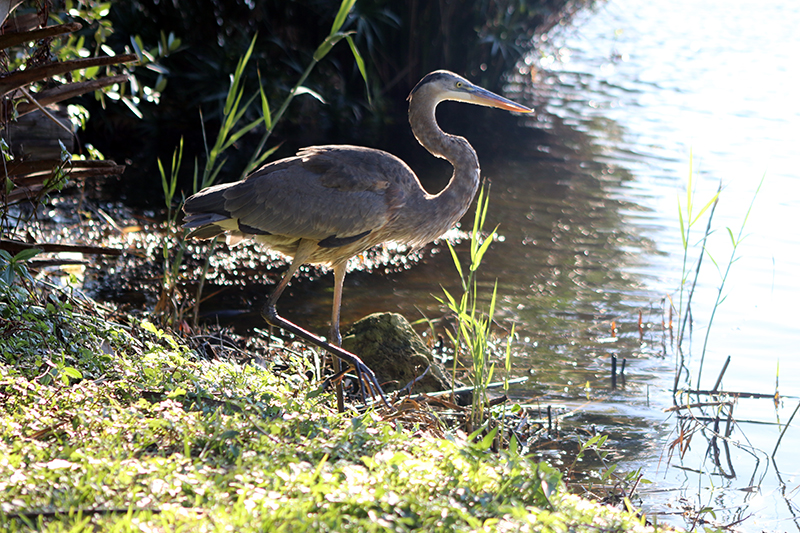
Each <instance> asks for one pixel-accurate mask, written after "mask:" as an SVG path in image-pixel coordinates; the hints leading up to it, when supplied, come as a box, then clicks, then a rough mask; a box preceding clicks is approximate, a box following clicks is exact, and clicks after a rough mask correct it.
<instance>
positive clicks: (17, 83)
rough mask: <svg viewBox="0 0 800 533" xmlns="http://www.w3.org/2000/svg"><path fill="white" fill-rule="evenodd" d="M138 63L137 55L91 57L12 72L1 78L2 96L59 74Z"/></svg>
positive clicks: (0, 90)
mask: <svg viewBox="0 0 800 533" xmlns="http://www.w3.org/2000/svg"><path fill="white" fill-rule="evenodd" d="M136 61H138V58H137V57H136V54H122V55H118V56H104V57H90V58H87V59H73V60H71V61H62V62H60V63H49V64H47V65H42V66H41V67H33V68H29V69H26V70H19V71H16V72H12V73H11V74H8V75H7V76H5V77H3V78H0V96H5V95H6V94H8V93H9V92H11V91H13V90H14V89H18V88H20V87H24V86H25V85H28V84H29V83H33V82H34V81H39V80H43V79H46V78H50V77H52V76H58V75H59V74H66V73H67V72H72V71H73V70H81V69H86V68H89V67H104V66H109V65H116V64H119V63H133V62H136Z"/></svg>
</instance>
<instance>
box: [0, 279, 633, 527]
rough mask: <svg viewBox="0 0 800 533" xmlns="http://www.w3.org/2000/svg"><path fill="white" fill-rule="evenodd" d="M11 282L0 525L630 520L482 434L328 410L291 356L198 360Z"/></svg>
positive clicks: (87, 306)
mask: <svg viewBox="0 0 800 533" xmlns="http://www.w3.org/2000/svg"><path fill="white" fill-rule="evenodd" d="M26 291H27V289H25V288H20V290H19V291H18V297H17V298H16V300H15V303H14V304H13V305H5V306H2V307H0V319H1V320H2V323H1V324H2V329H0V333H1V334H2V335H0V347H2V354H3V355H2V359H0V406H1V407H0V530H2V531H33V530H36V531H83V530H87V529H89V528H95V530H98V531H105V530H109V531H166V530H169V531H188V530H190V529H191V530H198V531H223V530H224V531H306V530H314V531H412V530H419V531H475V530H487V531H495V530H500V531H518V530H524V531H566V530H586V531H633V530H636V529H637V528H641V527H642V526H640V524H641V522H640V519H638V518H636V517H635V516H634V515H632V514H629V513H624V512H620V511H617V510H614V509H611V508H607V507H601V506H599V505H596V504H593V503H590V502H587V501H585V500H580V499H578V498H577V497H575V496H571V495H568V494H567V493H566V492H565V491H564V487H563V484H562V483H561V481H560V474H559V473H558V472H557V471H555V470H554V469H552V468H551V467H549V466H547V465H546V464H544V463H541V464H537V463H534V462H532V461H530V460H528V459H526V458H524V457H521V456H519V455H517V454H516V453H512V452H502V453H499V454H493V453H491V452H490V451H489V450H488V446H489V445H490V443H483V442H481V443H477V444H470V443H468V442H466V439H465V438H463V436H458V435H451V436H450V437H448V438H446V439H441V438H436V437H434V436H433V435H432V434H431V433H429V432H428V431H426V428H425V427H424V426H421V425H418V424H414V423H413V422H409V421H407V422H405V423H401V422H400V421H399V420H397V419H395V420H393V418H392V417H391V416H389V415H388V414H387V413H384V412H367V413H365V414H361V415H354V414H353V412H350V413H349V414H345V415H339V414H337V413H335V412H333V410H332V409H331V408H330V407H329V406H330V405H331V401H330V398H329V397H328V394H319V390H318V389H317V387H316V385H315V384H312V383H308V382H307V380H306V378H305V374H304V372H305V370H306V369H307V368H308V365H309V363H308V362H306V361H304V360H303V359H302V357H297V356H296V355H291V354H290V353H283V352H278V353H276V354H274V357H277V358H279V359H280V360H281V362H285V363H286V365H282V368H285V370H283V371H282V373H280V374H277V373H275V372H272V371H270V370H267V369H265V368H262V367H259V366H254V365H250V364H244V365H240V364H237V363H235V362H232V361H227V360H212V361H208V360H204V359H201V358H200V357H198V354H197V352H196V351H195V350H194V349H192V348H191V347H190V346H188V345H187V344H186V343H185V342H184V341H183V340H181V339H180V338H178V337H177V336H176V335H173V334H170V333H168V332H164V331H161V330H159V329H157V328H156V327H155V326H154V325H153V324H152V323H150V322H148V321H140V320H136V319H133V318H130V317H127V318H125V322H126V324H117V323H114V322H111V321H109V320H108V319H107V318H106V317H105V316H104V312H103V311H102V310H101V309H98V308H97V307H93V305H92V304H91V302H88V301H83V300H76V299H72V298H68V297H67V296H66V295H63V294H62V295H61V296H60V297H59V298H54V297H53V295H52V294H51V295H49V296H45V295H43V294H39V293H32V292H26ZM25 294H27V295H28V299H27V300H25V299H23V298H22V296H24V295H25ZM41 298H47V299H48V300H49V301H50V302H51V305H44V306H42V305H39V304H41V303H42V301H40V299H41ZM52 302H55V303H52ZM12 326H13V327H14V328H15V329H13V331H12V329H9V328H11V327H12ZM59 328H61V330H62V331H61V332H60V333H58V332H57V331H58V330H59ZM10 333H13V335H10ZM26 335H27V337H26ZM43 336H44V337H43ZM26 338H27V340H28V341H29V342H25V339H26ZM42 338H45V339H46V343H44V344H42V343H41V342H40V341H41V339H42ZM34 341H36V342H34ZM67 368H70V369H72V371H69V372H68V371H67V370H66V369H67Z"/></svg>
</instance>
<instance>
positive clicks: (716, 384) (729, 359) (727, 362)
mask: <svg viewBox="0 0 800 533" xmlns="http://www.w3.org/2000/svg"><path fill="white" fill-rule="evenodd" d="M730 362H731V356H730V355H729V356H728V358H727V359H725V364H724V365H722V371H721V372H720V373H719V377H718V378H717V382H716V383H714V388H713V389H711V392H716V391H717V389H718V388H719V385H720V383H722V376H724V375H725V371H726V370H728V364H730Z"/></svg>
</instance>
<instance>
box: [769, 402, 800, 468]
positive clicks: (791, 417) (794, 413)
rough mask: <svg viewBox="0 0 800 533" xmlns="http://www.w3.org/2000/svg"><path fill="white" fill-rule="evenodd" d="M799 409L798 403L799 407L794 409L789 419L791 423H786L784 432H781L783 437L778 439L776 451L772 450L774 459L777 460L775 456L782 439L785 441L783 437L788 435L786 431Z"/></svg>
mask: <svg viewBox="0 0 800 533" xmlns="http://www.w3.org/2000/svg"><path fill="white" fill-rule="evenodd" d="M798 409H800V403H798V404H797V407H795V408H794V412H793V413H792V416H790V417H789V421H788V422H786V426H784V428H783V431H781V436H780V437H778V442H776V443H775V449H774V450H772V456H771V457H772V458H773V459H775V454H776V453H777V452H778V447H779V446H780V445H781V439H783V435H784V433H786V430H787V429H789V426H790V425H791V423H792V420H794V415H796V414H797V410H798Z"/></svg>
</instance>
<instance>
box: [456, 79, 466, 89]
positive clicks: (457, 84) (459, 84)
mask: <svg viewBox="0 0 800 533" xmlns="http://www.w3.org/2000/svg"><path fill="white" fill-rule="evenodd" d="M463 85H464V84H463V83H461V82H460V81H457V82H456V87H458V88H459V89H460V88H461V87H462V86H463Z"/></svg>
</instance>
